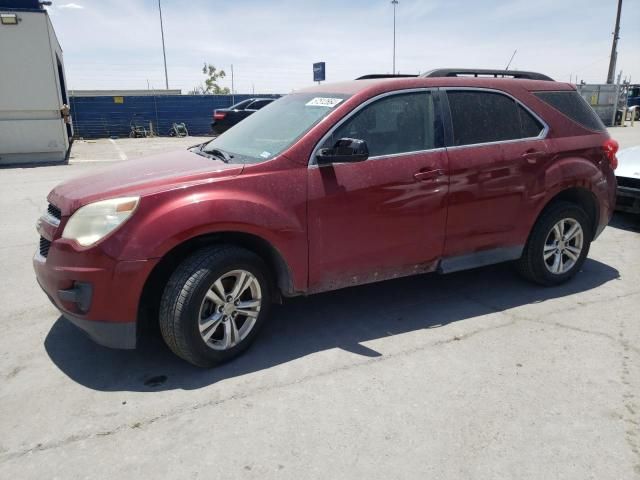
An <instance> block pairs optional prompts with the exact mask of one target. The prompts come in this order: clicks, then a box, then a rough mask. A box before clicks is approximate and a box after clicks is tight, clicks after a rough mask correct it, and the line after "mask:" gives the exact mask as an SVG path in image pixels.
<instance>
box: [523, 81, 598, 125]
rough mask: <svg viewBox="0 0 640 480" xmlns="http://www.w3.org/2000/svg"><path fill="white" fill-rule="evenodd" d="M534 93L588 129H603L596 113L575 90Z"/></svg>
mask: <svg viewBox="0 0 640 480" xmlns="http://www.w3.org/2000/svg"><path fill="white" fill-rule="evenodd" d="M534 95H535V96H536V97H538V98H539V99H540V100H542V101H543V102H545V103H548V104H549V105H551V106H552V107H553V108H555V109H556V110H559V111H560V112H561V113H563V114H564V115H566V116H567V117H569V118H570V119H571V120H573V121H574V122H576V123H578V124H580V125H582V126H583V127H585V128H588V129H589V130H595V131H598V132H601V131H604V130H605V127H604V124H603V123H602V120H600V117H598V114H597V113H596V112H594V111H593V108H591V107H590V106H589V104H588V103H587V102H586V101H585V99H584V98H582V97H581V96H580V94H579V93H578V92H576V91H573V90H571V91H565V92H534Z"/></svg>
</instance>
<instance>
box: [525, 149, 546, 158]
mask: <svg viewBox="0 0 640 480" xmlns="http://www.w3.org/2000/svg"><path fill="white" fill-rule="evenodd" d="M546 154H547V152H543V151H541V150H532V151H527V152H524V153H523V154H522V158H524V159H525V160H537V159H539V158H540V157H543V156H544V155H546Z"/></svg>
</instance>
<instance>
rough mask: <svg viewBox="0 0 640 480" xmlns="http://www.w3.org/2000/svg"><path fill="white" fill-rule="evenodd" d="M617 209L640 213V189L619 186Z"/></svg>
mask: <svg viewBox="0 0 640 480" xmlns="http://www.w3.org/2000/svg"><path fill="white" fill-rule="evenodd" d="M616 210H619V211H621V212H628V213H640V189H638V188H632V187H621V186H618V190H617V197H616Z"/></svg>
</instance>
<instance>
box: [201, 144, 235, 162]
mask: <svg viewBox="0 0 640 480" xmlns="http://www.w3.org/2000/svg"><path fill="white" fill-rule="evenodd" d="M202 151H203V152H204V153H208V154H210V155H213V156H214V157H217V158H219V159H220V160H222V161H223V162H224V163H229V162H231V159H232V158H233V155H229V154H228V153H227V152H225V151H223V150H219V149H217V148H212V149H211V150H202Z"/></svg>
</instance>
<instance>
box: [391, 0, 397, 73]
mask: <svg viewBox="0 0 640 480" xmlns="http://www.w3.org/2000/svg"><path fill="white" fill-rule="evenodd" d="M391 4H392V5H393V70H392V71H391V73H392V74H393V75H395V74H396V5H398V0H391Z"/></svg>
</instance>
